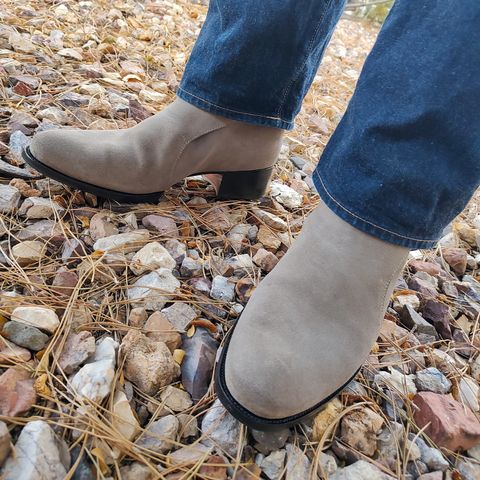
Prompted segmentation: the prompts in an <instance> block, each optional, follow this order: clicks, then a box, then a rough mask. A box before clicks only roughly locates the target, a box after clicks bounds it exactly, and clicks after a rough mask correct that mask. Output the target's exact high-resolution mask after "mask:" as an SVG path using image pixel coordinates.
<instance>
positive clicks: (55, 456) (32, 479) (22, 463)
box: [2, 420, 70, 480]
mask: <svg viewBox="0 0 480 480" xmlns="http://www.w3.org/2000/svg"><path fill="white" fill-rule="evenodd" d="M66 460H68V462H67V461H66ZM65 463H66V464H65ZM69 464H70V454H69V453H68V450H67V446H66V444H65V443H64V442H63V441H62V440H60V439H59V438H58V437H57V436H56V435H55V432H54V431H53V430H52V428H51V427H50V426H49V425H48V424H47V422H44V421H43V420H35V421H32V422H29V423H27V425H25V427H24V428H23V430H22V432H21V433H20V436H19V437H18V440H17V443H16V444H15V455H14V456H12V457H11V458H9V459H8V460H7V462H6V463H5V466H4V469H3V477H2V478H4V480H19V479H21V480H39V479H47V478H48V479H49V480H63V479H64V478H65V477H66V475H67V471H68V469H69V467H70V465H69Z"/></svg>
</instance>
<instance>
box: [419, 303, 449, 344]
mask: <svg viewBox="0 0 480 480" xmlns="http://www.w3.org/2000/svg"><path fill="white" fill-rule="evenodd" d="M423 317H424V318H425V319H426V320H428V321H429V322H431V323H432V324H433V326H434V327H435V328H436V330H437V332H438V333H439V334H440V335H441V336H442V337H443V338H447V339H451V338H452V331H451V329H450V318H451V316H450V310H449V308H448V305H445V304H444V303H441V302H439V301H437V300H433V299H430V300H427V301H426V302H425V305H424V307H423Z"/></svg>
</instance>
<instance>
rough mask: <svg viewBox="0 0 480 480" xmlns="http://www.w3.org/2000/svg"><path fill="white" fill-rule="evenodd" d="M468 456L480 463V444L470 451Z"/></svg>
mask: <svg viewBox="0 0 480 480" xmlns="http://www.w3.org/2000/svg"><path fill="white" fill-rule="evenodd" d="M467 453H468V455H469V456H470V457H472V458H474V459H475V460H476V461H477V462H480V443H479V444H478V445H476V446H475V447H472V448H469V449H468V452H467Z"/></svg>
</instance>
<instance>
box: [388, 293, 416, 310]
mask: <svg viewBox="0 0 480 480" xmlns="http://www.w3.org/2000/svg"><path fill="white" fill-rule="evenodd" d="M405 305H409V306H410V307H412V308H413V309H414V310H418V309H419V308H420V300H419V299H418V297H417V296H416V295H414V294H413V293H409V294H405V295H397V296H396V297H395V300H394V301H393V308H394V309H395V311H397V312H398V313H401V312H402V310H403V308H404V307H405Z"/></svg>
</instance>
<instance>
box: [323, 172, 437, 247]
mask: <svg viewBox="0 0 480 480" xmlns="http://www.w3.org/2000/svg"><path fill="white" fill-rule="evenodd" d="M314 173H315V175H316V176H317V178H318V180H319V181H320V183H321V185H322V188H323V190H324V191H325V193H326V194H327V195H328V196H329V197H330V199H331V200H332V201H334V202H335V203H336V204H337V205H338V206H339V207H340V208H341V209H342V210H343V211H344V212H346V213H348V214H349V215H350V216H352V217H354V218H356V219H357V220H360V221H362V222H365V223H367V224H368V225H370V226H372V227H374V228H378V229H379V230H383V231H384V232H387V233H389V234H391V235H394V236H396V237H399V238H404V239H406V240H413V241H415V242H436V241H437V240H436V239H430V238H414V237H407V236H406V235H402V234H400V233H396V232H392V231H391V230H388V229H387V228H384V227H381V226H380V225H376V224H375V223H373V222H370V221H368V220H365V219H364V218H362V217H359V216H358V215H356V214H355V213H353V212H352V211H350V210H349V209H348V208H346V207H344V206H343V205H342V204H341V203H340V202H338V201H337V199H336V198H335V197H333V195H332V194H331V193H330V192H329V191H328V190H327V187H326V186H325V183H324V182H323V180H322V177H321V176H320V174H319V173H318V172H317V171H315V172H314Z"/></svg>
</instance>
